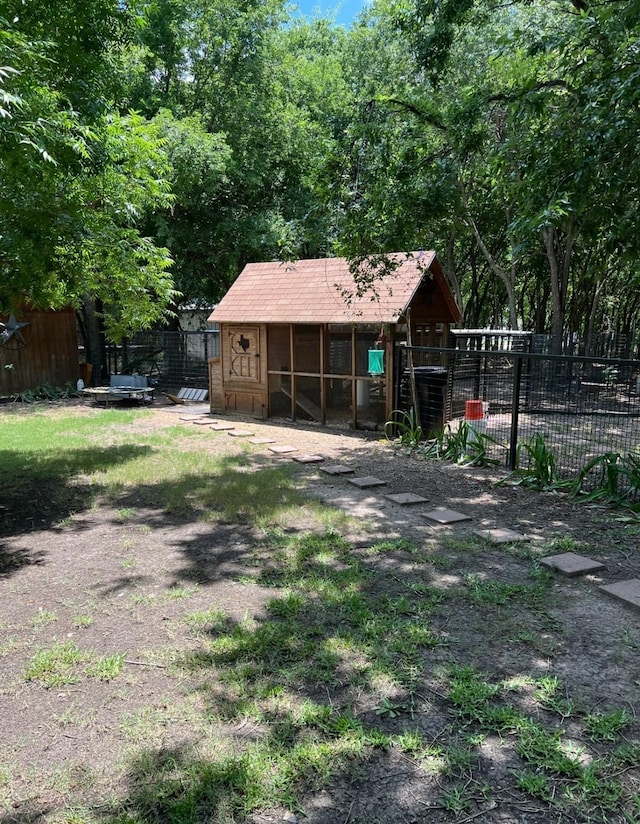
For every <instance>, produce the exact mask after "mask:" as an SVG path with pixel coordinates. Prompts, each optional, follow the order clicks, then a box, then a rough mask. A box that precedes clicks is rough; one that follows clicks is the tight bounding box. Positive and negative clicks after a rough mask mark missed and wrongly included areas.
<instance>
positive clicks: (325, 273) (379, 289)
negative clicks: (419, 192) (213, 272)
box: [209, 252, 459, 323]
mask: <svg viewBox="0 0 640 824" xmlns="http://www.w3.org/2000/svg"><path fill="white" fill-rule="evenodd" d="M383 257H384V259H386V260H387V261H389V264H390V265H386V266H385V265H384V264H383V263H381V264H380V265H376V264H375V263H371V264H370V265H369V266H367V268H366V269H361V270H359V274H358V275H357V277H356V278H354V275H353V274H352V273H351V272H350V271H349V261H348V260H346V259H344V258H320V259H316V260H298V261H292V262H288V263H283V262H278V261H272V262H269V263H249V264H248V265H247V266H245V268H244V269H243V270H242V272H241V273H240V275H239V276H238V278H237V280H236V281H235V283H234V284H233V285H232V286H231V288H230V289H229V291H228V292H227V294H226V295H225V296H224V298H223V299H222V300H221V301H220V303H219V304H218V306H217V307H216V308H215V309H214V311H213V313H212V314H211V316H210V317H209V320H210V321H213V322H218V323H396V322H397V321H398V320H399V319H400V318H401V317H402V316H403V314H404V313H405V312H406V310H407V307H408V306H409V304H410V303H411V300H412V298H413V296H414V294H415V293H416V291H417V289H418V287H419V286H420V283H421V282H422V281H423V279H424V278H425V277H429V278H434V280H435V281H436V283H437V286H438V288H439V289H440V290H442V289H443V288H444V290H445V291H446V292H447V295H446V297H447V299H448V300H447V305H449V299H450V301H451V305H452V306H453V307H454V312H453V316H452V318H451V320H457V319H458V317H457V316H458V315H459V312H458V310H457V307H456V306H455V302H454V301H453V297H452V296H451V293H450V291H449V289H448V287H447V286H446V283H445V282H444V278H443V276H442V271H441V270H440V266H439V264H438V263H437V261H436V259H435V252H412V253H409V254H405V253H393V254H388V255H385V256H380V260H382V259H383ZM434 264H435V266H434ZM385 270H388V271H385ZM434 276H435V277H434ZM363 287H364V288H363ZM443 320H445V319H444V318H443Z"/></svg>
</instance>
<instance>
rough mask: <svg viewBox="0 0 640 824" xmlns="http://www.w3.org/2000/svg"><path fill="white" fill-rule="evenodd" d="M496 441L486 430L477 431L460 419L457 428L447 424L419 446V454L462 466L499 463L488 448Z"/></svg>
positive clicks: (495, 443)
mask: <svg viewBox="0 0 640 824" xmlns="http://www.w3.org/2000/svg"><path fill="white" fill-rule="evenodd" d="M497 443H498V442H497V441H496V440H495V439H494V438H492V437H491V436H490V435H487V434H486V432H478V431H477V430H476V429H474V428H473V426H471V425H470V424H469V423H468V422H467V421H462V422H461V423H460V425H459V426H458V427H457V429H452V427H451V426H450V425H449V424H447V425H446V426H445V427H444V428H443V429H442V431H441V432H438V433H437V434H436V436H435V437H434V438H432V439H431V440H429V441H428V442H427V443H426V444H425V445H423V446H421V447H420V454H421V455H423V456H424V457H425V458H435V459H436V460H438V461H453V462H454V463H457V464H461V465H464V466H485V465H487V464H498V463H499V461H498V459H497V458H493V457H491V456H490V455H489V449H490V448H491V447H492V446H495V445H497Z"/></svg>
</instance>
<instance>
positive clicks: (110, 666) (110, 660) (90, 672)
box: [86, 655, 124, 681]
mask: <svg viewBox="0 0 640 824" xmlns="http://www.w3.org/2000/svg"><path fill="white" fill-rule="evenodd" d="M123 665H124V656H123V655H105V656H103V657H102V658H99V659H98V660H97V661H94V662H93V663H92V664H91V665H90V666H89V667H87V669H86V675H87V677H89V678H99V679H100V680H101V681H113V679H114V678H117V677H118V675H120V673H121V672H122V667H123Z"/></svg>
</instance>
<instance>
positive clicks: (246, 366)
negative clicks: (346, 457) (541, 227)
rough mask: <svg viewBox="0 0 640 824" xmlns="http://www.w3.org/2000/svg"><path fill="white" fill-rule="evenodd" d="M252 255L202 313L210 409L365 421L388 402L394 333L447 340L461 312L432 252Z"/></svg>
mask: <svg viewBox="0 0 640 824" xmlns="http://www.w3.org/2000/svg"><path fill="white" fill-rule="evenodd" d="M385 257H386V260H384V261H380V263H379V265H377V266H375V267H373V266H372V265H369V266H367V268H366V270H363V269H360V270H357V271H356V273H355V274H354V273H352V272H351V271H350V268H349V262H348V261H347V260H345V259H341V258H325V259H319V260H299V261H295V262H289V263H282V262H271V263H252V264H249V265H248V266H246V267H245V269H244V270H243V271H242V272H241V274H240V275H239V277H238V279H237V280H236V281H235V283H234V284H233V285H232V286H231V288H230V289H229V291H228V292H227V294H226V295H225V297H224V298H223V299H222V301H221V302H220V303H219V304H218V306H217V307H216V309H215V310H214V311H213V313H212V314H211V316H210V317H209V321H211V322H214V323H217V324H219V327H220V356H219V357H217V358H213V359H211V360H210V361H209V397H210V403H211V410H212V411H213V412H228V411H241V412H248V413H251V414H254V415H257V416H260V417H265V418H266V417H275V416H282V417H286V418H292V419H301V420H314V421H317V422H320V423H322V424H329V425H338V426H350V427H353V428H375V427H379V426H381V425H382V424H383V423H384V422H385V421H386V420H387V419H388V418H389V417H390V415H391V412H392V410H393V403H394V396H395V391H394V390H395V387H396V381H398V380H399V377H400V376H398V375H396V367H395V363H394V355H393V352H394V347H395V345H396V344H397V343H402V342H406V343H408V344H411V343H413V344H414V345H422V346H438V345H441V346H442V345H445V346H446V345H447V340H448V332H449V326H450V324H452V323H457V322H459V321H460V319H461V315H460V311H459V309H458V307H457V306H456V303H455V301H454V298H453V295H452V294H451V291H450V289H449V287H448V286H447V283H446V281H445V278H444V275H443V273H442V269H441V268H440V264H439V263H438V260H437V258H436V255H435V252H413V253H409V254H406V253H393V254H389V255H387V256H385Z"/></svg>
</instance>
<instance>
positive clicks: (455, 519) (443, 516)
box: [424, 509, 471, 524]
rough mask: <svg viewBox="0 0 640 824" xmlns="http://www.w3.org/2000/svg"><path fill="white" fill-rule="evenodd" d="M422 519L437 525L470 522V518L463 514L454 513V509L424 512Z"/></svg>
mask: <svg viewBox="0 0 640 824" xmlns="http://www.w3.org/2000/svg"><path fill="white" fill-rule="evenodd" d="M424 517H425V518H427V520H429V521H434V522H435V523H437V524H458V523H461V522H462V521H470V520H471V516H470V515H465V514H464V512H456V510H455V509H434V510H433V511H432V512H425V513H424Z"/></svg>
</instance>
